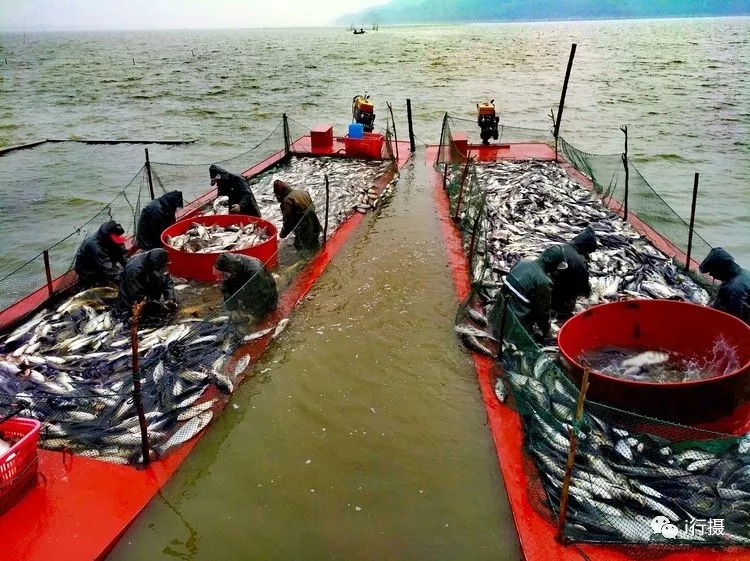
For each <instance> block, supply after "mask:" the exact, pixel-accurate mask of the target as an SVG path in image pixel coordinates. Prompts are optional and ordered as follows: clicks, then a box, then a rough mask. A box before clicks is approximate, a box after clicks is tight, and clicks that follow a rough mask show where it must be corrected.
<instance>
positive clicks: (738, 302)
mask: <svg viewBox="0 0 750 561" xmlns="http://www.w3.org/2000/svg"><path fill="white" fill-rule="evenodd" d="M700 272H701V273H704V274H709V275H711V276H712V277H713V278H715V279H716V280H718V281H721V285H719V292H718V293H717V294H716V298H714V300H713V302H711V307H712V308H716V309H717V310H721V311H722V312H726V313H728V314H732V315H733V316H735V317H738V318H740V319H741V320H742V321H744V322H745V323H747V324H748V325H750V271H747V270H746V269H743V268H742V267H740V266H739V265H738V264H737V263H735V261H734V258H733V257H732V256H731V255H729V253H728V252H727V251H726V250H725V249H723V248H721V247H715V248H713V249H712V250H711V251H710V252H709V253H708V255H707V256H706V258H705V259H704V260H703V263H701V265H700Z"/></svg>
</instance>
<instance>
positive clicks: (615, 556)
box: [426, 144, 750, 561]
mask: <svg viewBox="0 0 750 561" xmlns="http://www.w3.org/2000/svg"><path fill="white" fill-rule="evenodd" d="M525 147H530V150H529V152H528V155H527V156H526V157H524V150H525ZM472 148H473V147H472ZM492 149H493V147H492V146H490V147H489V148H483V149H482V154H483V156H482V157H483V158H484V160H483V161H498V160H502V159H506V156H509V157H510V158H511V159H514V160H523V159H527V160H528V159H536V158H538V155H540V154H541V155H542V156H543V158H541V159H547V160H554V151H553V150H552V149H550V148H549V147H547V146H546V145H543V144H537V145H511V147H510V148H509V149H507V148H500V149H496V150H495V152H494V154H491V151H492ZM438 150H439V148H438V147H436V146H435V147H428V149H427V151H426V158H427V161H428V162H435V161H436V160H437V155H438ZM431 176H432V182H433V193H434V198H435V204H436V207H437V209H438V215H439V217H440V225H441V230H442V232H443V238H444V241H445V246H446V251H447V253H448V259H449V261H450V264H451V273H452V276H453V283H454V286H455V289H456V296H457V297H458V299H459V300H460V301H463V300H465V299H466V297H467V296H468V295H469V291H470V282H469V272H468V266H467V262H466V255H465V254H464V249H463V246H462V242H461V232H460V231H459V230H458V229H457V228H456V227H455V224H454V223H453V221H452V219H451V218H450V210H449V206H448V197H447V194H446V193H445V191H444V189H443V178H442V174H441V173H440V172H438V171H436V170H435V169H434V168H432V171H431ZM576 180H577V181H579V182H580V183H581V184H582V185H584V186H587V187H589V188H592V187H593V186H592V185H591V182H590V181H589V180H588V179H586V178H585V177H583V176H580V174H578V175H577V176H576ZM632 223H633V222H631V224H632ZM633 225H634V226H635V227H636V228H637V229H638V228H639V227H641V226H642V223H641V225H637V224H633ZM639 231H640V230H639ZM646 232H648V233H644V232H641V233H643V234H644V235H645V236H646V237H648V238H649V240H651V241H652V243H654V244H655V245H657V246H658V247H660V249H661V247H662V246H663V247H672V248H674V246H673V245H672V244H670V243H669V242H667V240H664V239H663V238H662V239H660V237H659V236H658V234H656V232H654V231H653V230H651V229H650V228H649V229H648V230H646ZM654 236H656V237H654ZM676 251H678V252H679V250H676ZM677 255H679V254H677ZM684 257H685V256H684V255H682V258H683V262H684ZM472 357H473V360H474V365H475V367H476V371H477V378H478V381H479V387H480V390H481V394H482V400H483V402H484V405H485V408H486V410H487V417H488V420H489V425H490V431H491V433H492V438H493V440H494V443H495V449H496V452H497V458H498V463H499V465H500V471H501V473H502V476H503V480H504V481H505V489H506V491H507V494H508V500H509V503H510V507H511V511H512V514H513V521H514V523H515V526H516V531H517V533H518V539H519V542H520V545H521V551H522V553H523V556H524V558H525V559H526V561H584V560H588V561H633V560H641V559H658V560H659V561H741V560H744V561H748V560H750V550H747V549H743V548H738V547H732V548H727V549H708V548H672V549H664V548H660V549H658V550H653V548H652V549H649V548H648V547H643V546H627V547H614V546H604V545H592V544H571V545H563V544H561V543H560V542H558V541H557V540H556V539H555V534H556V527H555V525H554V524H553V523H552V522H551V521H550V520H548V519H547V518H545V517H543V516H542V515H541V514H540V513H539V512H538V511H537V510H536V509H535V508H534V507H533V506H532V503H531V501H530V500H529V496H530V494H529V484H530V482H531V481H532V478H531V477H530V476H529V473H528V472H527V470H529V469H531V470H533V469H535V468H534V467H533V463H532V462H530V461H529V460H527V459H525V457H524V454H523V429H522V426H521V419H520V416H519V415H518V414H517V413H516V412H515V411H514V410H512V409H511V408H510V407H508V406H506V405H504V404H501V403H500V402H499V401H498V399H497V397H496V396H495V391H494V388H493V382H494V380H495V379H496V378H497V376H498V374H499V370H498V368H499V366H498V364H497V363H496V362H495V361H494V360H493V359H491V358H489V357H487V356H484V355H479V354H477V353H472ZM747 413H748V410H747V408H745V409H744V410H743V411H742V412H738V416H739V417H742V416H744V421H745V422H746V421H747ZM740 424H741V423H740ZM537 479H538V478H537Z"/></svg>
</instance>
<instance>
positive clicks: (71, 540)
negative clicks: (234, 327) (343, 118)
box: [0, 136, 411, 561]
mask: <svg viewBox="0 0 750 561" xmlns="http://www.w3.org/2000/svg"><path fill="white" fill-rule="evenodd" d="M305 138H306V139H307V140H306V143H305ZM294 146H295V147H302V148H303V147H305V146H309V136H308V137H304V138H303V139H300V140H298V141H296V142H295V143H294ZM326 155H330V154H326ZM283 156H284V153H283V151H281V152H278V153H276V154H274V155H273V156H271V157H270V158H268V159H266V160H264V161H263V162H261V163H259V164H257V165H256V166H253V167H252V168H250V169H249V170H247V171H245V172H244V173H243V175H245V176H246V177H250V176H252V175H256V174H259V173H261V172H263V171H265V170H267V169H268V168H270V167H271V166H272V165H274V164H275V163H277V162H279V161H280V160H281V159H282V158H283ZM410 156H411V153H410V152H409V144H408V142H400V143H399V158H398V160H397V161H396V166H397V169H400V168H401V167H402V166H403V165H404V163H406V161H407V160H408V158H409V157H410ZM392 178H393V174H386V175H384V176H382V177H381V178H380V179H379V180H378V181H377V182H376V183H375V184H374V187H375V188H376V189H377V190H379V191H382V189H384V188H385V186H386V185H387V184H388V183H389V182H390V180H391V179H392ZM215 195H216V191H215V189H214V190H212V191H211V192H209V193H206V194H204V195H203V196H201V197H199V198H198V199H196V200H195V201H193V202H192V203H190V204H187V205H185V208H184V209H183V210H182V212H181V217H186V216H193V215H195V214H197V212H198V210H199V209H200V207H201V206H203V205H204V204H205V203H206V202H208V201H210V200H212V199H213V197H215ZM365 216H366V215H364V214H361V213H359V212H355V213H353V214H352V215H351V216H350V217H349V218H348V219H347V220H346V221H345V222H344V223H343V224H341V225H340V226H339V227H338V228H337V229H336V231H335V232H334V233H333V234H332V235H331V236H330V237H329V239H328V241H327V243H326V245H325V246H324V247H323V248H322V249H321V250H320V251H318V253H317V254H316V255H315V257H313V259H311V260H310V261H309V262H308V263H307V265H306V266H305V268H304V269H302V270H301V271H300V273H298V274H297V276H296V277H295V279H294V280H293V281H292V283H291V284H290V285H289V287H288V288H287V289H286V290H285V291H284V292H283V293H282V294H281V295H280V297H279V304H278V307H277V309H276V310H274V311H273V312H272V313H271V314H269V315H268V316H267V317H265V318H264V320H263V321H262V323H261V324H260V325H259V326H258V330H260V329H263V328H265V327H270V326H272V325H276V324H277V323H278V322H279V321H280V320H281V319H283V318H286V317H288V316H289V315H290V314H291V312H292V310H293V309H294V307H295V306H296V305H297V304H298V303H299V302H300V301H301V300H302V298H304V297H305V295H306V294H307V293H308V291H309V290H310V288H311V287H312V285H313V284H314V282H315V281H316V279H317V278H318V277H319V276H320V274H321V273H322V272H323V271H324V270H325V268H326V266H327V265H328V263H330V261H331V259H333V257H334V255H336V254H337V253H338V252H339V250H340V249H341V247H342V246H343V245H344V243H346V241H347V239H348V238H349V236H350V235H351V234H352V232H354V231H355V230H356V228H357V226H359V224H361V222H362V221H363V220H364V219H365ZM178 219H179V218H178ZM74 276H75V274H73V277H74ZM53 282H54V283H59V284H55V285H54V286H63V285H64V284H63V283H70V284H72V283H73V282H75V280H74V278H73V279H72V280H71V278H69V275H64V278H63V277H60V278H59V279H55V280H54V281H53ZM34 294H36V296H34V297H33V298H31V299H22V300H21V301H20V302H26V304H25V305H23V306H19V305H16V307H15V308H14V307H10V308H8V310H5V311H3V313H5V314H6V316H5V317H6V318H7V319H8V321H9V323H8V325H10V324H11V323H12V322H13V321H17V320H18V318H19V317H21V316H23V315H25V314H28V313H29V312H30V311H31V310H34V309H36V308H37V307H38V306H39V305H41V304H42V303H43V302H44V300H45V299H46V297H47V296H48V292H47V288H46V287H45V288H44V289H42V291H37V292H36V293H34ZM9 310H14V313H15V315H14V316H11V315H10V312H9ZM0 317H2V316H0ZM270 342H271V334H268V335H267V336H266V337H263V338H261V339H258V340H256V341H252V342H251V343H249V344H248V345H245V346H244V347H241V348H240V349H238V351H237V352H236V356H238V355H245V354H249V355H250V357H251V363H254V362H256V360H257V359H258V357H259V356H260V354H261V353H263V351H264V350H265V349H266V348H267V347H268V345H269V343H270ZM214 418H215V417H214ZM207 430H210V425H209V428H208V429H207ZM203 434H205V431H203V432H201V433H200V434H199V435H198V436H197V437H195V438H194V439H192V440H191V441H189V442H186V443H185V444H183V445H182V446H180V447H178V448H177V449H175V450H174V451H172V452H171V453H170V454H169V455H168V456H167V457H165V458H164V459H161V460H159V461H157V462H153V463H152V464H151V465H150V466H149V467H148V468H145V469H141V468H136V467H131V466H120V465H115V464H111V463H108V462H104V461H99V460H93V459H88V458H83V457H80V456H74V457H71V456H70V455H69V454H65V455H64V454H63V453H60V452H50V451H46V450H39V473H40V474H41V475H40V477H39V479H38V482H37V485H36V487H34V488H33V489H32V490H30V491H29V492H28V493H27V494H26V495H25V496H24V497H23V499H21V500H20V501H19V502H18V503H17V504H16V505H14V506H13V507H12V508H11V509H10V510H9V511H7V512H6V513H4V514H3V515H0V560H2V561H52V560H58V559H60V560H65V561H77V560H81V561H92V560H99V559H103V558H104V557H106V555H107V554H108V553H109V551H110V550H111V549H112V547H114V545H115V543H116V542H117V540H118V539H119V538H120V536H121V535H122V534H123V533H124V532H125V530H126V529H127V527H128V526H129V525H130V524H131V523H132V522H133V521H134V520H135V518H136V517H137V516H138V514H139V513H140V512H141V510H143V508H144V507H145V506H146V505H147V504H148V502H149V501H150V500H151V499H152V498H153V496H154V495H155V494H156V493H157V492H158V490H159V489H160V488H161V487H162V486H163V485H164V484H165V483H166V482H167V480H168V479H169V478H170V477H171V475H172V474H173V473H174V472H175V471H176V470H177V469H178V468H179V466H180V464H181V463H182V461H183V460H184V459H185V458H186V457H187V455H188V454H189V453H190V451H191V450H192V448H193V447H194V446H195V444H196V443H197V442H198V439H200V438H201V436H202V435H203Z"/></svg>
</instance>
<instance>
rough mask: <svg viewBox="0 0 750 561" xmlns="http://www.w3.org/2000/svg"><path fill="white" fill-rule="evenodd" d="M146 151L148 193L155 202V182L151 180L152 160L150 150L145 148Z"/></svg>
mask: <svg viewBox="0 0 750 561" xmlns="http://www.w3.org/2000/svg"><path fill="white" fill-rule="evenodd" d="M144 150H146V173H147V174H148V192H149V194H150V195H151V200H152V201H153V200H154V199H155V198H156V197H155V196H154V181H153V179H152V178H151V160H149V158H148V148H144Z"/></svg>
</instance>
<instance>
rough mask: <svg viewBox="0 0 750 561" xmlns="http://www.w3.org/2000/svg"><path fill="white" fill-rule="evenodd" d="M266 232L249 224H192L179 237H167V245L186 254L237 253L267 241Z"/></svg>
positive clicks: (255, 225)
mask: <svg viewBox="0 0 750 561" xmlns="http://www.w3.org/2000/svg"><path fill="white" fill-rule="evenodd" d="M269 237H270V236H269V235H268V230H267V229H266V228H265V227H263V226H259V225H257V224H255V223H254V222H251V223H250V224H246V225H244V226H240V225H238V224H230V225H229V226H219V225H218V224H213V225H211V226H205V225H203V224H199V223H197V222H194V223H193V225H192V226H191V228H190V229H189V230H188V231H187V232H185V233H184V234H181V235H179V236H174V237H169V236H167V238H166V242H167V245H169V246H171V247H173V248H175V249H178V250H180V251H186V252H188V253H217V252H221V251H239V250H241V249H247V248H248V247H253V246H254V245H258V244H261V243H263V242H265V241H266V240H268V238H269Z"/></svg>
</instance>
